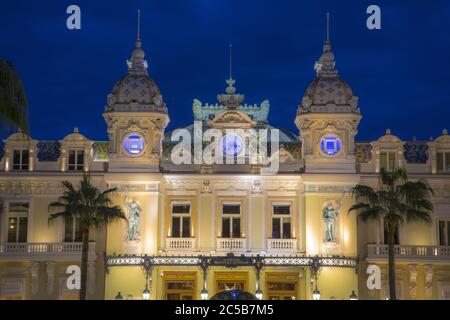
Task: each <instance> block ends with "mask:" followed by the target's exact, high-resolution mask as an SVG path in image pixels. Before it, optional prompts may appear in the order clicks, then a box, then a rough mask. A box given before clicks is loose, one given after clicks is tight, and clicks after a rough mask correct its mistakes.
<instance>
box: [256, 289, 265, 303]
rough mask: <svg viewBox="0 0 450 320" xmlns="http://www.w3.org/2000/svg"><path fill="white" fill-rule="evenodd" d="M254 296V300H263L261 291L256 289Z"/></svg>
mask: <svg viewBox="0 0 450 320" xmlns="http://www.w3.org/2000/svg"><path fill="white" fill-rule="evenodd" d="M255 296H256V298H257V299H258V300H262V298H263V292H262V290H261V289H259V288H258V289H257V290H256V292H255Z"/></svg>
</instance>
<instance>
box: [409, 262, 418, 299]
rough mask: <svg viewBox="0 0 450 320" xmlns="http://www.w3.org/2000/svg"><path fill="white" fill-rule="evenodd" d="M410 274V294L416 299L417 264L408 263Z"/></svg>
mask: <svg viewBox="0 0 450 320" xmlns="http://www.w3.org/2000/svg"><path fill="white" fill-rule="evenodd" d="M408 274H409V295H410V296H411V298H413V299H415V298H416V294H417V290H416V285H417V264H410V265H408Z"/></svg>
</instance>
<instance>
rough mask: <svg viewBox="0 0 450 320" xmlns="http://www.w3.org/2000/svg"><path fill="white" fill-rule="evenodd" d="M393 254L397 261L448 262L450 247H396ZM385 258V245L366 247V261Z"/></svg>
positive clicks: (386, 252)
mask: <svg viewBox="0 0 450 320" xmlns="http://www.w3.org/2000/svg"><path fill="white" fill-rule="evenodd" d="M394 253H395V257H396V258H397V259H404V260H408V259H411V260H450V246H408V245H396V246H395V247H394ZM387 257H388V246H387V245H384V244H381V245H379V244H369V245H368V259H380V258H381V259H387Z"/></svg>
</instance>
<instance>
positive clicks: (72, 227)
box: [64, 217, 83, 242]
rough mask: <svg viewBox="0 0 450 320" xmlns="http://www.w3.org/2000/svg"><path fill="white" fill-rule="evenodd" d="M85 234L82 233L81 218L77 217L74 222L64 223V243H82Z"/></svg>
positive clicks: (66, 221) (67, 221)
mask: <svg viewBox="0 0 450 320" xmlns="http://www.w3.org/2000/svg"><path fill="white" fill-rule="evenodd" d="M82 241H83V233H82V232H81V221H80V218H78V217H75V218H73V219H72V220H70V221H69V220H65V221H64V242H82Z"/></svg>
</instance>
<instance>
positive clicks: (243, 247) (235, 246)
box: [217, 238, 247, 251]
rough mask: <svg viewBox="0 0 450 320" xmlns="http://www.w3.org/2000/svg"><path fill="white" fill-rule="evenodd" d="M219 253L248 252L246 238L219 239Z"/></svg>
mask: <svg viewBox="0 0 450 320" xmlns="http://www.w3.org/2000/svg"><path fill="white" fill-rule="evenodd" d="M217 250H218V251H247V239H246V238H217Z"/></svg>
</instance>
